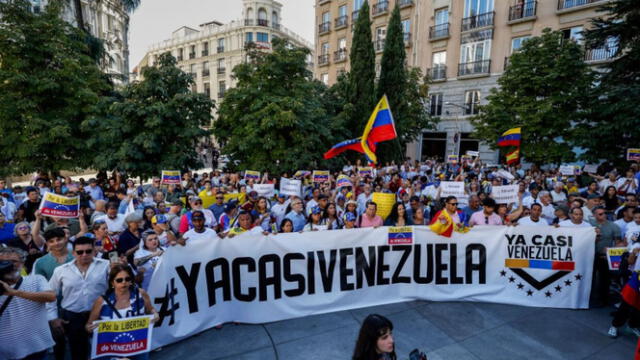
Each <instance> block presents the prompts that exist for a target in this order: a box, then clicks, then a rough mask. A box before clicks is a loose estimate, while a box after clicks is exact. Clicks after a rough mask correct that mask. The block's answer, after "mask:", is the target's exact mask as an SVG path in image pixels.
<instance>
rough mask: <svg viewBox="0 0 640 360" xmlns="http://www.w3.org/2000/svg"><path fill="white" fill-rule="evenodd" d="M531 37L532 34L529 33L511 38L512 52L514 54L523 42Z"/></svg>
mask: <svg viewBox="0 0 640 360" xmlns="http://www.w3.org/2000/svg"><path fill="white" fill-rule="evenodd" d="M530 37H531V36H529V35H527V36H520V37H517V38H513V39H511V53H512V54H513V53H514V52H516V51H518V50H520V48H521V47H522V43H523V42H524V41H525V40H527V39H529V38H530Z"/></svg>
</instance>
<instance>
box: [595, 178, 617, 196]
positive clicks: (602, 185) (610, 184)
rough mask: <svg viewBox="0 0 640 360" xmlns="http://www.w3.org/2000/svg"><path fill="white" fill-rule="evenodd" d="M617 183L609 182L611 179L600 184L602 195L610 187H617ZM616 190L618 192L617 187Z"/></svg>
mask: <svg viewBox="0 0 640 360" xmlns="http://www.w3.org/2000/svg"><path fill="white" fill-rule="evenodd" d="M616 183H617V181H611V180H609V178H606V179H604V180H601V181H600V183H599V184H598V186H599V187H600V193H601V194H604V193H605V191H606V190H607V188H608V187H609V186H616ZM616 190H618V187H617V186H616Z"/></svg>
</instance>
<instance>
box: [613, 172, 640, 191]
mask: <svg viewBox="0 0 640 360" xmlns="http://www.w3.org/2000/svg"><path fill="white" fill-rule="evenodd" d="M616 189H617V190H618V192H619V193H623V194H635V193H636V192H637V191H638V179H636V178H635V176H634V173H633V170H631V169H629V170H627V176H626V177H621V178H620V179H618V181H617V182H616Z"/></svg>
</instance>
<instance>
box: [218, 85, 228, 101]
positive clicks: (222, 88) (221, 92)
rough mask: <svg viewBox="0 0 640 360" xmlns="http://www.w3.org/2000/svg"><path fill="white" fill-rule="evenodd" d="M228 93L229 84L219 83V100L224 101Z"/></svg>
mask: <svg viewBox="0 0 640 360" xmlns="http://www.w3.org/2000/svg"><path fill="white" fill-rule="evenodd" d="M226 92H227V83H226V82H224V81H220V82H218V98H219V99H222V98H223V97H224V93H226Z"/></svg>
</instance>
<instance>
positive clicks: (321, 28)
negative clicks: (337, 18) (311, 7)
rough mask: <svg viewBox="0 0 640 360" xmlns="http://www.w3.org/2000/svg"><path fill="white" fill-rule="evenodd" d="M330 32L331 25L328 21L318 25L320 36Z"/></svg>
mask: <svg viewBox="0 0 640 360" xmlns="http://www.w3.org/2000/svg"><path fill="white" fill-rule="evenodd" d="M329 30H331V23H330V22H328V21H327V22H323V23H322V24H320V25H318V34H324V33H328V32H329Z"/></svg>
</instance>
